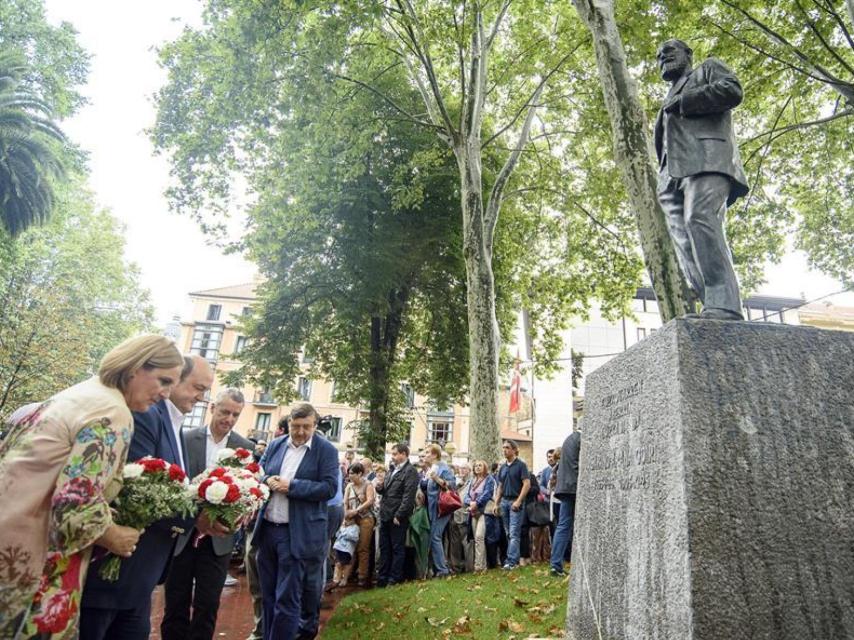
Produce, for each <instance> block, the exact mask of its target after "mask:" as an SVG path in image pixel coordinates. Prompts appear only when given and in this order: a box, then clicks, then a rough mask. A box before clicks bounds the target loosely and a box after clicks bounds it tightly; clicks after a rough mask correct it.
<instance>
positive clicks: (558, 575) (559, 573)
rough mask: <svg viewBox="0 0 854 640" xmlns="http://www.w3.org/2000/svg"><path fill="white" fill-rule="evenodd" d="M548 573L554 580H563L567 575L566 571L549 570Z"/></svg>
mask: <svg viewBox="0 0 854 640" xmlns="http://www.w3.org/2000/svg"><path fill="white" fill-rule="evenodd" d="M549 573H550V574H551V575H552V576H553V577H555V578H565V577H566V575H567V573H566V571H564V570H563V569H561V570H560V571H558V570H557V569H551V570H549Z"/></svg>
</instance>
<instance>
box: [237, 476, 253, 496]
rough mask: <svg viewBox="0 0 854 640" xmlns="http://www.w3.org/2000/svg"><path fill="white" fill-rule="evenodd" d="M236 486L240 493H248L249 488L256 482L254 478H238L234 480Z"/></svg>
mask: <svg viewBox="0 0 854 640" xmlns="http://www.w3.org/2000/svg"><path fill="white" fill-rule="evenodd" d="M235 484H236V485H237V488H238V489H240V493H249V490H250V489H251V488H252V487H257V486H258V483H257V482H255V479H254V478H240V479H239V480H237V481H236V482H235Z"/></svg>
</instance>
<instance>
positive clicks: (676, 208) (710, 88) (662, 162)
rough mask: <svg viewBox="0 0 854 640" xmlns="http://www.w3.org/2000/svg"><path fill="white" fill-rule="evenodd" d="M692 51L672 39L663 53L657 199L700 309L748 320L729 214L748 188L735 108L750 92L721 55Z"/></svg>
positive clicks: (705, 313)
mask: <svg viewBox="0 0 854 640" xmlns="http://www.w3.org/2000/svg"><path fill="white" fill-rule="evenodd" d="M692 54H693V52H692V50H691V48H690V47H689V46H688V45H687V44H685V43H684V42H682V41H681V40H667V41H666V42H664V43H663V44H662V45H661V46H660V47H659V49H658V53H657V55H656V58H657V60H658V65H659V68H660V69H661V77H662V78H663V79H664V80H666V81H668V82H670V84H671V86H670V91H669V92H668V93H667V97H666V98H665V100H664V104H663V105H662V107H661V111H659V113H658V118H657V119H656V121H655V151H656V154H657V156H658V162H659V174H658V199H659V202H660V203H661V206H662V208H663V209H664V213H665V214H666V216H667V224H668V229H669V231H670V237H671V238H672V239H673V244H674V245H675V246H676V253H677V256H678V258H679V265H680V266H681V268H682V271H683V272H684V274H685V277H686V278H687V279H688V283H689V284H690V285H691V287H692V288H693V289H694V291H695V292H696V294H697V296H698V297H699V298H700V300H701V301H702V303H703V311H702V313H701V314H700V317H701V318H712V319H716V320H742V319H743V317H742V314H741V297H740V295H739V291H738V279H737V278H736V275H735V271H734V270H733V267H732V256H731V254H730V250H729V247H728V246H727V240H726V234H725V232H724V222H725V218H726V210H727V206H729V205H732V204H733V203H734V202H735V201H736V200H737V199H738V198H740V197H741V196H744V195H745V194H747V192H748V187H747V177H746V176H745V175H744V169H743V168H742V166H741V159H740V158H739V155H738V145H737V144H736V142H735V135H734V134H733V130H732V117H731V114H730V112H731V111H732V109H733V107H735V106H737V105H738V104H739V103H741V100H742V97H743V93H742V90H741V85H740V84H739V82H738V79H737V78H736V77H735V75H734V74H733V73H732V71H730V70H729V69H728V68H727V67H726V65H724V64H723V63H722V62H721V61H720V60H716V59H715V58H709V59H708V60H705V61H704V62H703V63H702V64H701V65H700V66H698V67H697V68H696V69H694V68H692Z"/></svg>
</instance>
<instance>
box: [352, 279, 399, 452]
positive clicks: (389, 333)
mask: <svg viewBox="0 0 854 640" xmlns="http://www.w3.org/2000/svg"><path fill="white" fill-rule="evenodd" d="M408 299H409V289H408V288H407V287H402V288H401V289H397V290H393V291H390V292H389V294H388V302H389V307H388V311H387V313H386V315H385V317H384V318H383V317H381V316H373V317H372V318H371V369H370V393H369V398H368V410H369V417H368V429H367V431H363V433H362V436H363V438H364V447H365V453H367V454H368V455H369V456H371V457H372V458H375V459H378V460H382V458H383V455H384V454H385V448H386V444H387V441H388V434H389V423H388V421H389V406H390V402H391V394H392V391H393V390H392V388H391V386H390V383H391V368H392V366H393V365H394V362H395V360H396V358H397V341H398V338H399V337H400V328H401V325H402V323H403V313H404V311H405V309H406V303H407V301H408Z"/></svg>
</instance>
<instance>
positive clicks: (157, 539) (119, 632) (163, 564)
mask: <svg viewBox="0 0 854 640" xmlns="http://www.w3.org/2000/svg"><path fill="white" fill-rule="evenodd" d="M211 384H213V371H212V369H211V367H210V365H209V364H208V362H207V360H205V359H204V358H202V357H200V356H185V357H184V369H183V370H182V371H181V379H180V382H179V383H178V384H177V385H175V386H174V387H173V388H172V393H171V395H170V397H169V399H168V400H161V401H160V402H158V403H157V404H155V405H154V406H152V407H151V408H150V409H149V410H148V411H145V412H136V411H135V412H134V413H133V421H134V432H133V439H132V440H131V443H130V449H129V451H128V461H134V460H139V459H140V458H142V457H144V456H152V457H155V458H162V459H163V460H165V461H166V462H171V463H174V464H177V465H178V466H180V467H181V468H182V469H183V470H184V471H185V472H186V471H187V469H188V461H187V450H186V447H185V445H184V441H183V436H182V434H181V423H182V422H183V420H184V416H185V415H186V414H188V413H190V412H191V411H192V410H193V405H195V404H196V402H201V401H202V400H204V397H205V393H206V392H207V391H208V389H210V387H211ZM192 526H193V521H192V520H183V519H180V518H166V519H164V520H161V521H159V522H155V523H154V524H152V525H151V526H150V527H148V528H147V529H146V530H145V533H143V534H142V536H140V538H139V542H138V543H137V548H136V551H135V552H134V554H133V555H132V556H131V557H130V558H127V559H125V560H123V561H122V567H121V571H120V573H119V579H118V581H116V582H107V581H104V580H101V579H100V577H98V569H99V567H100V562H98V561H96V562H93V563H92V566H91V567H90V568H89V573H88V574H87V577H86V585H85V587H84V589H83V598H82V602H81V616H80V638H81V640H107V639H108V640H113V639H116V640H147V638H148V636H149V634H150V631H151V629H150V627H151V624H150V618H151V593H152V591H154V587H155V586H157V584H160V583H163V581H164V580H165V579H166V573H167V571H168V569H169V563H170V560H171V558H172V550H173V549H174V547H175V539H176V537H177V535H178V533H179V532H180V531H181V530H185V529H190V528H192ZM202 526H208V525H206V524H204V523H203V524H202ZM223 529H224V528H223ZM211 533H212V534H214V535H215V534H216V533H217V532H215V531H213V530H211Z"/></svg>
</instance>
